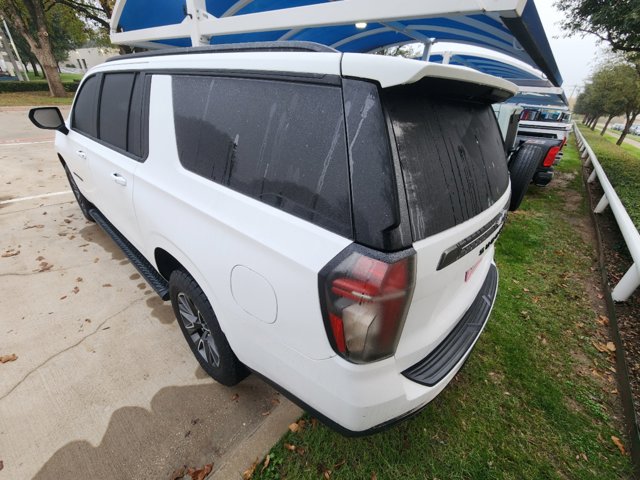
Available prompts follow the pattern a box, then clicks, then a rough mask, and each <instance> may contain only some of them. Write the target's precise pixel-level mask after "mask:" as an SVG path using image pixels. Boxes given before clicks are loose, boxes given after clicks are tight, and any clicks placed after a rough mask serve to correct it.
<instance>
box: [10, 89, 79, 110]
mask: <svg viewBox="0 0 640 480" xmlns="http://www.w3.org/2000/svg"><path fill="white" fill-rule="evenodd" d="M73 95H74V94H73V93H68V94H67V96H66V97H64V98H57V97H52V96H50V95H49V92H11V93H0V107H35V106H46V105H71V103H72V102H73Z"/></svg>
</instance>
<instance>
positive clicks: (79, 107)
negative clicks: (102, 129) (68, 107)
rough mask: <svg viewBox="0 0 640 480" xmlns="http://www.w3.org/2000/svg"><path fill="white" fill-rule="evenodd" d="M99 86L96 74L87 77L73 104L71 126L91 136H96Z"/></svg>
mask: <svg viewBox="0 0 640 480" xmlns="http://www.w3.org/2000/svg"><path fill="white" fill-rule="evenodd" d="M99 88H100V80H99V77H98V76H95V75H94V76H93V77H89V78H87V79H86V80H85V82H84V83H83V84H82V89H81V90H80V92H78V97H77V98H76V102H75V104H74V106H73V115H72V117H71V119H72V120H71V128H73V129H74V130H78V131H79V132H82V133H85V134H87V135H89V136H91V137H97V136H98V130H97V123H96V113H97V109H98V102H97V93H98V89H99Z"/></svg>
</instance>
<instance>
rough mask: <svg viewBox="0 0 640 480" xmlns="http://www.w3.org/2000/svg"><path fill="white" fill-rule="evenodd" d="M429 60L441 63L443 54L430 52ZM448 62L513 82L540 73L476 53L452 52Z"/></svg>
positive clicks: (528, 78)
mask: <svg viewBox="0 0 640 480" xmlns="http://www.w3.org/2000/svg"><path fill="white" fill-rule="evenodd" d="M429 61H430V62H434V63H442V61H443V54H441V53H434V54H431V55H430V56H429ZM448 64H449V65H460V66H463V67H469V68H473V69H474V70H478V71H480V72H482V73H487V74H489V75H493V76H496V77H501V78H504V79H506V80H509V81H511V82H514V83H517V82H516V80H540V75H536V74H535V73H534V72H531V71H529V70H525V69H524V68H519V67H517V66H515V65H511V64H508V63H505V62H501V61H499V60H496V59H493V58H486V57H482V56H478V55H470V54H464V53H454V54H452V55H451V56H450V57H449V58H448Z"/></svg>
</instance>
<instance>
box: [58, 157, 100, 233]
mask: <svg viewBox="0 0 640 480" xmlns="http://www.w3.org/2000/svg"><path fill="white" fill-rule="evenodd" d="M62 166H63V167H64V172H65V173H66V174H67V180H69V186H70V187H71V191H72V192H73V196H74V197H76V201H77V202H78V206H79V207H80V211H81V212H82V215H84V218H86V219H87V220H89V221H90V222H95V220H94V219H93V217H91V215H89V210H91V209H92V208H93V205H92V204H91V202H89V200H87V199H86V198H85V197H84V195H82V193H81V192H80V189H79V188H78V185H76V181H75V180H74V179H73V176H72V175H71V172H70V171H69V168H67V166H66V165H64V164H63V165H62Z"/></svg>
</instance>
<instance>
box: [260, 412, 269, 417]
mask: <svg viewBox="0 0 640 480" xmlns="http://www.w3.org/2000/svg"><path fill="white" fill-rule="evenodd" d="M270 413H271V412H262V416H263V417H266V416H267V415H269V414H270Z"/></svg>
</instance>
